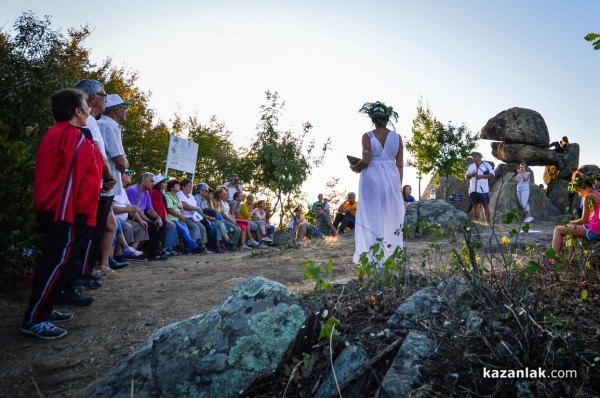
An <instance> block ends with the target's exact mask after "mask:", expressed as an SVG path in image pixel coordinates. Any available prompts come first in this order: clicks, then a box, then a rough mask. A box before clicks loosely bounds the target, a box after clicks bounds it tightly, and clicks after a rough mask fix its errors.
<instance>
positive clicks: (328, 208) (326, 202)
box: [323, 198, 331, 217]
mask: <svg viewBox="0 0 600 398" xmlns="http://www.w3.org/2000/svg"><path fill="white" fill-rule="evenodd" d="M323 211H324V212H325V214H327V217H330V215H331V206H330V205H329V199H328V198H323Z"/></svg>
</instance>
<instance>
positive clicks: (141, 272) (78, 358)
mask: <svg viewBox="0 0 600 398" xmlns="http://www.w3.org/2000/svg"><path fill="white" fill-rule="evenodd" d="M532 226H533V227H534V228H532V229H536V234H537V235H535V234H530V236H532V237H534V238H535V239H534V241H536V240H537V241H540V242H546V244H549V242H550V239H551V230H552V226H551V225H543V224H538V225H532ZM503 233H504V232H503V231H499V235H500V236H502V234H503ZM459 242H460V243H458V242H455V241H453V240H448V239H425V238H417V239H414V240H411V241H408V242H406V247H407V250H408V251H409V253H410V263H411V266H412V267H413V268H415V269H417V268H419V267H421V265H422V264H423V263H424V262H426V263H429V264H430V265H431V264H440V263H444V262H446V263H447V259H448V255H447V253H448V252H449V251H450V249H451V248H453V247H456V248H459V247H460V246H462V242H461V241H459ZM432 243H435V244H441V250H436V251H433V252H432V251H431V247H432V246H431V245H432ZM353 251H354V239H353V235H352V234H347V235H345V236H343V237H340V238H327V239H326V240H325V241H319V242H315V241H311V242H308V243H306V244H304V245H302V246H301V247H296V248H294V247H291V246H285V247H270V248H268V249H264V250H256V249H255V250H253V251H251V252H239V251H236V252H231V253H225V254H203V255H195V256H183V255H182V256H178V257H173V258H171V259H169V261H167V262H147V263H132V264H131V265H130V266H128V267H127V268H124V269H122V270H119V271H116V272H114V273H112V274H110V275H108V276H106V277H104V278H103V279H102V282H103V286H102V287H101V288H100V289H97V290H94V291H90V290H87V291H86V294H91V295H94V296H95V297H96V301H95V302H94V304H92V305H91V306H90V307H64V306H63V307H57V309H59V310H67V311H70V312H73V313H74V315H75V318H74V319H73V320H72V321H70V322H68V323H65V324H61V326H63V325H64V327H65V328H66V329H67V330H68V335H67V336H66V337H65V338H63V339H59V340H56V341H50V342H48V341H42V340H39V339H36V338H32V337H27V336H21V335H19V334H18V330H19V325H20V323H21V320H22V315H23V312H24V310H25V307H26V302H27V300H28V297H29V290H27V289H22V290H21V291H20V292H19V294H18V296H17V297H16V298H15V297H13V298H12V299H10V300H9V299H6V298H4V299H0V320H1V321H0V345H1V347H2V351H1V354H0V391H2V392H1V393H0V395H1V396H6V397H33V396H46V397H71V396H73V395H74V394H76V393H77V391H78V390H80V389H81V388H83V387H85V386H86V385H88V384H89V383H91V382H93V381H95V380H97V379H99V378H102V377H103V376H104V375H105V374H106V373H107V372H109V371H110V370H111V369H113V368H114V367H115V366H117V365H118V364H119V363H120V362H122V361H123V360H124V359H125V357H126V356H127V355H128V354H129V353H130V352H131V351H132V350H133V349H134V348H136V347H137V346H139V345H140V343H142V342H143V341H144V340H145V339H146V338H147V337H148V336H150V335H151V334H152V333H153V332H155V331H156V330H157V329H158V328H160V327H163V326H165V325H168V324H171V323H173V322H177V321H180V320H183V319H186V318H188V317H190V316H192V315H195V314H198V313H202V312H205V311H207V310H209V309H210V308H212V307H213V306H215V305H216V304H218V303H219V302H220V301H221V300H222V299H223V297H225V296H226V295H227V293H228V292H229V291H230V290H231V289H232V288H233V287H234V286H235V285H237V284H238V283H240V282H241V281H242V280H244V279H246V278H248V277H251V276H263V277H265V278H268V279H271V280H275V281H278V282H280V283H282V284H284V285H286V286H288V288H289V289H290V290H291V291H293V292H297V293H300V294H304V293H307V292H310V291H312V288H313V286H314V281H308V282H305V281H304V280H303V272H304V268H303V267H301V266H300V265H299V264H300V263H301V262H304V261H307V260H312V261H314V262H315V263H321V264H323V265H325V264H326V263H327V262H328V261H329V260H332V261H333V264H334V267H333V274H332V275H331V277H330V278H328V279H329V280H330V281H333V282H338V283H345V282H348V281H350V280H352V279H353V278H354V265H353V264H352V254H353ZM574 282H575V287H576V283H577V282H576V281H574ZM597 290H600V286H599V287H597V288H596V289H595V292H596V291H597ZM577 294H578V291H575V295H577ZM594 294H597V292H596V293H594ZM574 303H575V304H574V305H579V303H580V300H579V301H577V297H575V300H574ZM597 308H598V302H597V301H596V302H595V303H594V305H593V306H591V307H590V308H589V310H590V312H587V311H586V313H585V314H584V316H586V317H588V318H589V317H590V315H592V314H593V313H595V311H596V309H597ZM371 312H372V311H371ZM362 319H363V320H364V319H365V318H362ZM382 322H385V319H383V317H382ZM362 323H363V324H364V322H362ZM589 327H590V328H591V329H593V327H594V326H592V325H589ZM590 333H591V334H592V336H593V330H590ZM462 352H463V351H462V349H461V351H460V353H458V352H457V355H458V354H460V355H462ZM459 357H460V356H459ZM457 360H459V361H460V359H457ZM444 377H445V376H444ZM273 390H274V391H278V390H277V389H276V388H274V389H273ZM264 396H273V395H271V394H267V395H264ZM296 396H302V395H296Z"/></svg>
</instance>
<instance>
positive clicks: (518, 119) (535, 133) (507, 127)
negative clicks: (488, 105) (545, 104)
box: [481, 108, 550, 162]
mask: <svg viewBox="0 0 600 398" xmlns="http://www.w3.org/2000/svg"><path fill="white" fill-rule="evenodd" d="M481 138H483V139H486V140H493V141H505V142H511V143H523V144H529V145H534V146H538V147H542V148H548V146H549V145H550V135H549V134H548V127H547V126H546V122H545V121H544V118H543V117H542V115H540V114H539V113H538V112H536V111H533V110H531V109H525V108H511V109H508V110H505V111H502V112H500V113H499V114H497V115H496V116H494V117H493V118H491V119H490V120H488V122H487V123H486V124H485V126H483V128H482V129H481ZM494 156H496V155H494ZM496 157H497V156H496ZM498 159H500V160H504V159H502V158H498ZM504 161H505V162H511V161H512V160H504Z"/></svg>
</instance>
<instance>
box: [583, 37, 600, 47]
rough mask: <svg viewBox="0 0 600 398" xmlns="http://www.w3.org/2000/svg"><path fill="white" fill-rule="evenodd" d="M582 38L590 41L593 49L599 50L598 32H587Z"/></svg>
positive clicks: (599, 39) (599, 38)
mask: <svg viewBox="0 0 600 398" xmlns="http://www.w3.org/2000/svg"><path fill="white" fill-rule="evenodd" d="M584 39H585V40H587V41H589V42H590V43H592V45H593V46H594V50H600V33H588V34H587V35H585V37H584Z"/></svg>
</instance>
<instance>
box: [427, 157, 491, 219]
mask: <svg viewBox="0 0 600 398" xmlns="http://www.w3.org/2000/svg"><path fill="white" fill-rule="evenodd" d="M485 162H487V163H489V165H490V166H491V167H492V169H493V168H494V162H492V161H489V160H487V159H486V160H485ZM471 163H473V161H472V160H466V161H465V162H464V163H463V169H464V170H465V173H466V172H467V169H468V168H469V165H470V164H471ZM495 181H496V178H492V179H490V180H488V182H489V184H490V188H491V187H492V186H493V185H494V182H495ZM432 190H435V198H436V199H444V200H447V201H448V203H449V204H451V205H452V206H454V208H456V209H457V210H460V211H463V212H465V213H466V212H468V211H469V209H470V208H471V203H470V202H469V180H465V179H464V178H456V177H453V176H449V177H448V178H447V179H446V177H441V176H439V177H438V178H432V179H431V180H429V184H427V187H425V191H424V192H423V195H422V199H425V200H427V199H432V197H431V196H432V195H431V191H432Z"/></svg>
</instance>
